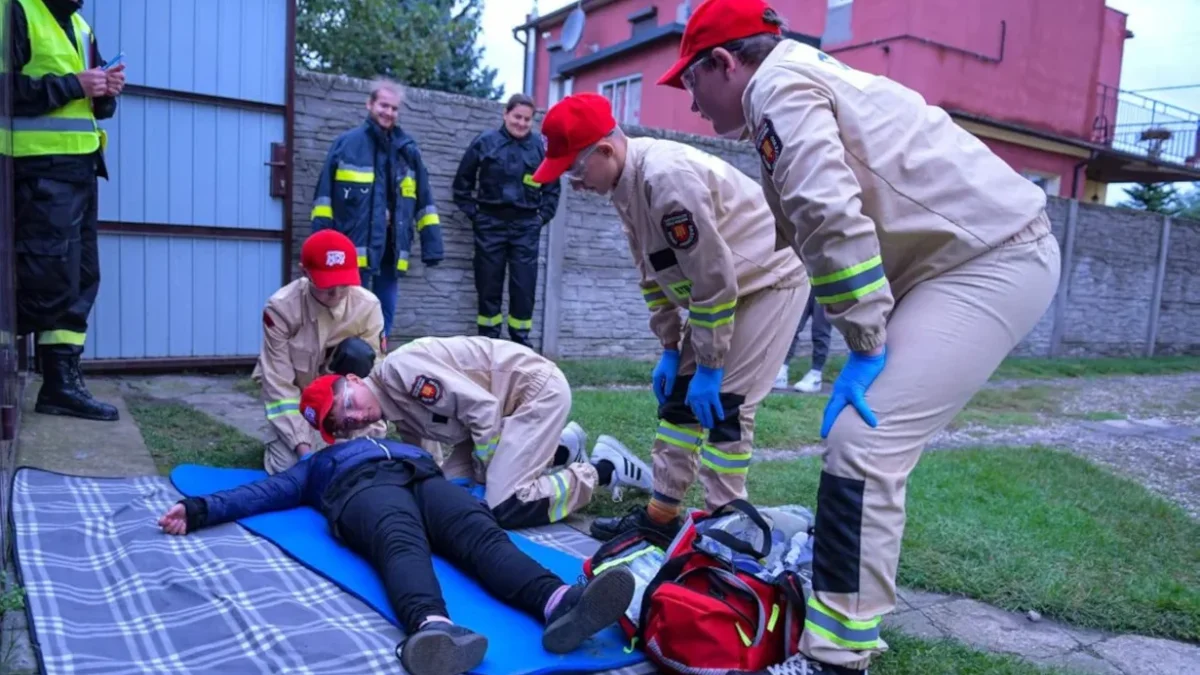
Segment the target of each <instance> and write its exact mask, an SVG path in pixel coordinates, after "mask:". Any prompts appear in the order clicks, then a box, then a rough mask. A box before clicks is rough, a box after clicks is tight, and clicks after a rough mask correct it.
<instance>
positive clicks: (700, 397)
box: [684, 366, 725, 429]
mask: <svg viewBox="0 0 1200 675" xmlns="http://www.w3.org/2000/svg"><path fill="white" fill-rule="evenodd" d="M724 379H725V369H724V368H710V367H708V366H697V367H696V374H695V375H692V382H691V384H690V385H688V392H687V398H686V399H684V403H686V404H687V406H688V407H689V408H691V409H692V414H694V415H695V416H696V419H697V420H698V421H699V422H700V426H701V427H704V428H705V429H712V428H713V427H714V426H716V424H717V422H718V421H720V420H724V419H725V408H724V406H722V405H721V382H722V381H723V380H724Z"/></svg>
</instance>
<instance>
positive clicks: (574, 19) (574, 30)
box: [560, 5, 584, 52]
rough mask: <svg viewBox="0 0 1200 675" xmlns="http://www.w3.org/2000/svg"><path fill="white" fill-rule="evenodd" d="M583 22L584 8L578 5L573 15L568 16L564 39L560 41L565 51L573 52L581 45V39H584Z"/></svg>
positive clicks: (564, 24) (572, 11)
mask: <svg viewBox="0 0 1200 675" xmlns="http://www.w3.org/2000/svg"><path fill="white" fill-rule="evenodd" d="M583 22H584V15H583V8H582V7H580V6H579V5H576V6H575V9H573V10H571V13H570V14H568V15H567V20H566V21H565V22H563V29H562V38H561V40H560V41H561V42H562V48H563V51H567V52H569V51H572V50H574V49H575V47H576V46H578V45H579V39H580V38H582V37H583Z"/></svg>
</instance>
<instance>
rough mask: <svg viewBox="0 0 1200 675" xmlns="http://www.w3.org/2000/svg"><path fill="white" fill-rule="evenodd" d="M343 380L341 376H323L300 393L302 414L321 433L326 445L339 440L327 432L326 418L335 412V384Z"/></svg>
mask: <svg viewBox="0 0 1200 675" xmlns="http://www.w3.org/2000/svg"><path fill="white" fill-rule="evenodd" d="M341 378H342V376H341V375H322V376H321V377H318V378H317V379H315V380H313V381H312V384H310V385H308V386H307V387H305V388H304V391H303V392H301V393H300V414H301V415H303V416H304V419H305V420H307V421H308V423H309V424H311V425H312V428H314V429H316V430H317V431H319V432H321V438H323V439H325V442H326V443H334V442H336V440H337V439H335V438H334V437H333V436H331V435H330V434H328V433H326V432H325V418H326V417H328V416H329V411H330V410H333V383H334V382H337V381H338V380H340V379H341Z"/></svg>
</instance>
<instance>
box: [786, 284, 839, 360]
mask: <svg viewBox="0 0 1200 675" xmlns="http://www.w3.org/2000/svg"><path fill="white" fill-rule="evenodd" d="M809 317H812V322H813V325H812V366H811V367H810V370H824V369H825V359H827V358H829V342H830V339H831V336H832V333H833V329H832V327H831V326H830V325H829V319H828V318H827V317H826V316H825V310H824V309H823V308H822V307H821V303H819V302H817V296H816V295H815V294H814V293H812V292H811V291H810V292H809V294H808V304H806V305H805V306H804V314H801V315H800V325H799V326H798V327H797V328H796V336H795V337H794V338H792V344H791V346H790V347H788V353H787V356H786V357H785V358H784V360H783V362H784V363H785V364H791V362H792V357H793V356H795V355H796V348H797V347H798V346H799V344H800V333H801V332H802V331H803V330H804V325H805V324H807V323H808V319H809Z"/></svg>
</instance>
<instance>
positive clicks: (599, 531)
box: [591, 506, 683, 541]
mask: <svg viewBox="0 0 1200 675" xmlns="http://www.w3.org/2000/svg"><path fill="white" fill-rule="evenodd" d="M682 526H683V520H682V519H680V518H678V517H676V518H675V519H674V520H672V521H671V522H669V523H667V524H665V525H659V524H658V523H656V522H654V521H653V520H651V519H650V514H648V513H647V512H646V507H644V506H635V507H633V508H631V509H629V513H626V514H625V515H623V516H621V517H619V518H618V517H615V516H614V517H612V518H597V519H596V520H594V521H592V527H591V533H592V538H594V539H599V540H600V541H608V540H609V539H612V538H613V537H616V536H617V535H620V534H624V533H626V532H628V531H630V530H639V529H640V530H650V531H652V532H657V533H658V534H661V535H663V536H664V537H666V538H667V539H668V540H671V539H674V538H675V535H676V534H679V528H680V527H682Z"/></svg>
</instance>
